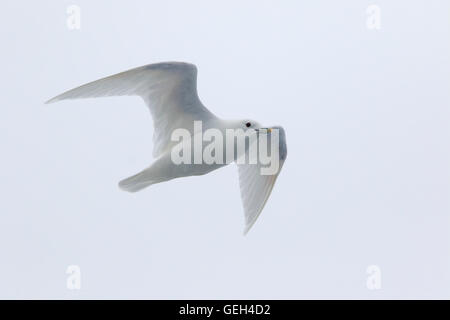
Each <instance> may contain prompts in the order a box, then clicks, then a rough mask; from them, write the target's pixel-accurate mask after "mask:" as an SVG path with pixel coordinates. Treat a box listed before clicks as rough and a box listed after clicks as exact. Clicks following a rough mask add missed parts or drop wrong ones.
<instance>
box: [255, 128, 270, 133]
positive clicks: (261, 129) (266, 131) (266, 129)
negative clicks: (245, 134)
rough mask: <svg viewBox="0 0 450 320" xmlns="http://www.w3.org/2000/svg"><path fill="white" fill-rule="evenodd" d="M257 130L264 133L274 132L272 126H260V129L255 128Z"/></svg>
mask: <svg viewBox="0 0 450 320" xmlns="http://www.w3.org/2000/svg"><path fill="white" fill-rule="evenodd" d="M255 130H256V131H257V132H262V133H271V132H272V128H259V129H255Z"/></svg>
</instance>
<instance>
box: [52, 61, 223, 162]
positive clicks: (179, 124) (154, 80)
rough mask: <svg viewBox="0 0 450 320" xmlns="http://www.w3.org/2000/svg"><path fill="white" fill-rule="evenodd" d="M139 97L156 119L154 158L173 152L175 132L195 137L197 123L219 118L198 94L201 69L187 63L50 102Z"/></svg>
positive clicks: (107, 81) (103, 82) (125, 75)
mask: <svg viewBox="0 0 450 320" xmlns="http://www.w3.org/2000/svg"><path fill="white" fill-rule="evenodd" d="M128 95H129V96H131V95H136V96H140V97H142V98H143V99H144V101H145V103H146V104H147V106H148V107H149V109H150V112H151V114H152V117H153V125H154V133H153V143H154V147H153V156H154V157H158V156H160V155H161V154H163V153H164V152H165V151H167V150H169V149H170V148H171V147H172V146H173V145H174V142H172V141H171V140H170V136H171V134H172V131H173V130H175V129H177V128H184V129H187V130H189V131H190V132H191V134H192V133H193V121H194V120H202V121H205V120H208V119H210V118H213V117H215V116H214V115H213V114H212V113H211V112H210V111H209V110H208V109H206V108H205V107H204V106H203V104H202V103H201V101H200V99H199V97H198V94H197V68H196V67H195V66H194V65H193V64H189V63H183V62H164V63H156V64H149V65H146V66H143V67H139V68H135V69H131V70H128V71H125V72H122V73H118V74H116V75H112V76H109V77H106V78H103V79H100V80H97V81H93V82H90V83H88V84H85V85H82V86H80V87H78V88H75V89H72V90H69V91H67V92H65V93H63V94H61V95H59V96H56V97H54V98H53V99H50V100H49V101H47V103H53V102H56V101H60V100H66V99H80V98H95V97H107V96H128Z"/></svg>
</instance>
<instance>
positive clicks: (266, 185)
mask: <svg viewBox="0 0 450 320" xmlns="http://www.w3.org/2000/svg"><path fill="white" fill-rule="evenodd" d="M126 95H136V96H140V97H141V98H143V99H144V102H145V103H146V104H147V106H148V108H149V109H150V112H151V114H152V117H153V126H154V133H153V144H154V145H153V156H154V157H155V158H156V160H155V161H154V162H153V163H152V164H151V165H150V166H149V167H148V168H146V169H144V170H143V171H141V172H140V173H138V174H136V175H134V176H132V177H129V178H127V179H124V180H122V181H120V182H119V186H120V188H122V189H123V190H126V191H130V192H136V191H139V190H141V189H143V188H145V187H147V186H149V185H152V184H155V183H159V182H163V181H168V180H171V179H174V178H179V177H187V176H194V175H203V174H206V173H208V172H211V171H213V170H215V169H218V168H220V167H222V166H224V165H226V164H228V163H224V164H205V163H202V164H200V165H198V164H184V163H181V164H178V165H177V164H175V163H174V162H173V161H172V159H171V151H173V148H174V147H175V146H176V145H177V144H178V143H179V142H177V141H172V139H171V135H172V132H173V131H174V130H176V129H179V128H183V129H186V130H188V132H189V134H190V135H191V136H192V137H194V136H195V135H196V134H199V132H196V131H194V128H195V126H194V121H202V132H204V131H205V130H207V129H210V128H216V129H219V130H220V131H221V132H224V131H225V130H226V129H243V130H248V129H255V130H256V131H261V130H260V129H261V126H260V125H259V124H258V123H257V122H256V121H252V120H247V119H245V120H222V119H219V118H218V117H216V116H215V115H214V114H213V113H211V112H210V111H209V110H208V109H207V108H206V107H205V106H204V105H203V104H202V103H201V101H200V99H199V97H198V94H197V68H196V67H195V65H193V64H189V63H183V62H165V63H156V64H149V65H146V66H142V67H139V68H135V69H131V70H128V71H125V72H122V73H118V74H116V75H112V76H109V77H106V78H103V79H100V80H97V81H93V82H90V83H88V84H85V85H82V86H80V87H77V88H75V89H72V90H69V91H67V92H65V93H63V94H61V95H58V96H56V97H54V98H52V99H50V100H49V101H47V102H46V103H53V102H57V101H60V100H66V99H78V98H94V97H106V96H126ZM273 128H276V129H278V131H279V152H278V157H279V159H277V160H279V167H278V170H277V171H276V173H274V174H272V175H261V172H260V169H261V165H260V164H258V163H257V164H238V169H239V183H240V189H241V197H242V202H243V207H244V214H245V229H244V234H246V233H247V232H248V231H249V230H250V228H251V227H252V226H253V224H254V223H255V221H256V219H257V218H258V216H259V214H260V213H261V211H262V209H263V208H264V206H265V204H266V202H267V199H268V198H269V196H270V193H271V192H272V188H273V186H274V184H275V181H276V179H277V177H278V175H279V173H280V170H281V167H282V165H283V163H284V161H285V159H286V155H287V149H286V139H285V133H284V130H283V128H281V127H273ZM265 129H267V130H266V133H268V132H270V131H271V129H272V128H265ZM202 132H200V134H201V133H202ZM246 150H247V151H248V149H246ZM236 157H237V156H235V157H234V158H233V159H232V160H234V161H236Z"/></svg>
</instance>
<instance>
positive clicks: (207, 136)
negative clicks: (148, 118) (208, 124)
mask: <svg viewBox="0 0 450 320" xmlns="http://www.w3.org/2000/svg"><path fill="white" fill-rule="evenodd" d="M269 138H270V141H269ZM171 141H172V142H176V145H175V146H174V147H173V148H172V150H171V160H172V162H173V163H174V164H175V165H180V164H194V165H195V164H207V165H212V164H218V165H223V164H229V163H231V162H233V161H235V162H236V163H237V164H238V165H239V164H255V165H256V164H258V165H259V166H260V173H261V175H273V174H276V173H277V172H278V169H279V166H280V163H279V162H280V157H279V144H280V134H279V129H276V128H259V129H253V128H250V129H247V130H243V129H240V128H238V129H222V130H221V129H218V128H209V129H207V130H204V131H203V123H202V121H194V134H193V135H192V134H191V132H190V131H189V130H187V129H184V128H178V129H175V130H174V131H173V132H172V135H171Z"/></svg>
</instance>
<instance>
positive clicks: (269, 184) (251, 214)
mask: <svg viewBox="0 0 450 320" xmlns="http://www.w3.org/2000/svg"><path fill="white" fill-rule="evenodd" d="M274 129H278V130H279V131H278V132H279V152H278V153H277V155H278V161H279V166H278V170H277V172H276V173H274V174H272V175H262V174H261V168H262V166H261V165H260V164H259V163H258V164H240V165H238V170H239V185H240V188H241V198H242V204H243V206H244V214H245V229H244V234H247V232H248V231H249V230H250V228H251V227H252V226H253V224H254V223H255V222H256V220H257V219H258V217H259V215H260V213H261V211H262V210H263V208H264V206H265V205H266V202H267V199H269V196H270V194H271V192H272V189H273V186H274V185H275V181H276V180H277V178H278V175H279V174H280V171H281V168H282V166H283V164H284V161H285V160H286V156H287V148H286V136H285V133H284V130H283V128H281V127H275V128H274ZM270 140H271V139H268V141H269V142H270ZM274 155H275V154H274Z"/></svg>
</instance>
